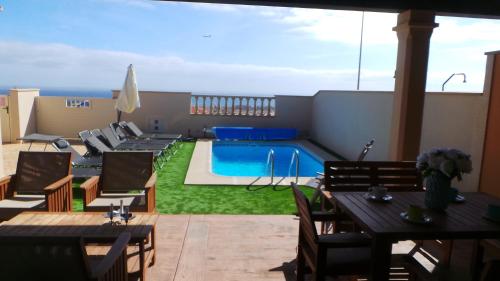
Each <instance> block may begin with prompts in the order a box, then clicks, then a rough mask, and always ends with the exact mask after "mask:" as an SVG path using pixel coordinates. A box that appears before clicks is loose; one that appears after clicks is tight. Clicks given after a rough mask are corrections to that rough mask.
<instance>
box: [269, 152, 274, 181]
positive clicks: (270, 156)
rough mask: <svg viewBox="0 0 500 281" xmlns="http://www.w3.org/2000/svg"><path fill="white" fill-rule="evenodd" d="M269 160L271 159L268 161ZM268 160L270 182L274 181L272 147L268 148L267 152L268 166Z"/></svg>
mask: <svg viewBox="0 0 500 281" xmlns="http://www.w3.org/2000/svg"><path fill="white" fill-rule="evenodd" d="M269 160H271V161H269ZM269 162H271V183H273V181H274V149H272V148H271V149H269V152H268V153H267V166H268V167H269Z"/></svg>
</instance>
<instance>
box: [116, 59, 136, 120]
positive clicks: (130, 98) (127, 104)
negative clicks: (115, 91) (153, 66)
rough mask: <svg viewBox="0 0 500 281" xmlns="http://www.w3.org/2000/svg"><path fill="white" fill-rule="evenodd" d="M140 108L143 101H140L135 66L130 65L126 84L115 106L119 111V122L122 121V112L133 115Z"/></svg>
mask: <svg viewBox="0 0 500 281" xmlns="http://www.w3.org/2000/svg"><path fill="white" fill-rule="evenodd" d="M139 107H141V101H140V99H139V91H138V90H137V81H136V79H135V70H134V66H133V65H129V66H128V71H127V77H126V78H125V83H123V88H122V90H121V91H120V94H119V95H118V98H117V99H116V104H115V108H116V110H118V122H119V121H120V117H121V113H122V112H125V113H132V112H134V110H135V109H136V108H139Z"/></svg>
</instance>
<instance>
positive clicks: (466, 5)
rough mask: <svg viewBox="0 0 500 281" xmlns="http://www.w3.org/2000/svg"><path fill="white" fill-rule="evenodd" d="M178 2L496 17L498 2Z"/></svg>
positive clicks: (226, 0)
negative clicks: (415, 10)
mask: <svg viewBox="0 0 500 281" xmlns="http://www.w3.org/2000/svg"><path fill="white" fill-rule="evenodd" d="M160 1H171V0H160ZM180 2H203V3H220V4H242V5H257V6H282V7H302V8H321V9H335V10H363V11H375V12H401V11H404V10H408V9H419V10H432V11H435V12H436V13H437V14H438V15H447V16H464V17H481V18H500V0H255V1H253V0H203V1H199V0H187V1H180Z"/></svg>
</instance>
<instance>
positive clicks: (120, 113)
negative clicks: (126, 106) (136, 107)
mask: <svg viewBox="0 0 500 281" xmlns="http://www.w3.org/2000/svg"><path fill="white" fill-rule="evenodd" d="M116 112H117V113H118V117H117V120H118V121H116V122H120V119H121V118H122V112H121V111H120V110H117V111H116Z"/></svg>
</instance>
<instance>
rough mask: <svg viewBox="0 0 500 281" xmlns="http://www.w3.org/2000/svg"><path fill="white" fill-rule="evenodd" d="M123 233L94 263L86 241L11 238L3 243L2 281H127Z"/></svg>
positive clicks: (127, 236)
mask: <svg viewBox="0 0 500 281" xmlns="http://www.w3.org/2000/svg"><path fill="white" fill-rule="evenodd" d="M129 241H130V233H128V232H124V233H121V234H120V235H119V236H118V238H117V239H116V240H115V241H114V243H113V245H112V247H111V249H110V250H109V252H107V254H105V255H104V256H103V258H101V259H99V260H97V259H95V258H94V259H91V258H92V257H91V256H89V255H88V254H87V251H86V249H85V244H86V243H87V240H86V239H84V238H78V239H75V238H60V237H59V238H57V239H53V238H50V237H47V238H45V239H42V238H31V237H12V238H2V239H1V241H0V253H1V255H0V276H1V277H0V278H1V279H2V280H3V281H15V280H30V281H42V280H51V281H66V280H72V281H87V280H93V281H127V280H128V273H127V245H128V243H129Z"/></svg>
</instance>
